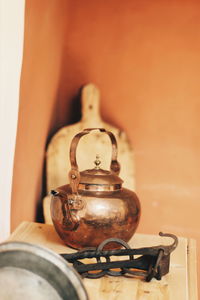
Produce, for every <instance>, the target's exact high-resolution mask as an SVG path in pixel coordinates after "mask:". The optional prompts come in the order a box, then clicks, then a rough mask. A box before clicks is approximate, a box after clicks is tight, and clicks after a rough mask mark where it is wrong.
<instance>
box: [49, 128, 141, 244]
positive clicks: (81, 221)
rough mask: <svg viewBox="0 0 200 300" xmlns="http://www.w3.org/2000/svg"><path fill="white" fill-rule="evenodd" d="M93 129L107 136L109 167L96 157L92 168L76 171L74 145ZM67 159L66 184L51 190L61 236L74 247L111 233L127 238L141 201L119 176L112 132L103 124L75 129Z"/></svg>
mask: <svg viewBox="0 0 200 300" xmlns="http://www.w3.org/2000/svg"><path fill="white" fill-rule="evenodd" d="M92 130H99V131H100V132H102V133H106V134H107V135H108V136H109V137H110V140H111V143H112V158H111V164H110V171H108V170H103V169H101V168H100V164H101V162H100V160H99V157H97V159H96V161H95V165H96V166H95V167H94V168H93V169H89V170H85V171H82V172H80V171H79V168H78V164H77V160H76V149H77V145H78V142H79V140H80V138H81V137H82V136H84V135H86V134H88V133H90V132H91V131H92ZM70 162H71V170H70V172H69V184H67V185H64V186H61V187H59V188H57V189H55V190H53V191H51V194H52V199H51V217H52V220H53V224H54V226H55V229H56V231H57V233H58V234H59V236H60V237H61V239H62V240H63V241H64V243H65V244H66V245H68V246H70V247H72V248H75V249H82V248H85V247H97V246H98V245H99V244H100V243H101V242H102V241H103V240H105V239H108V238H111V237H115V238H121V239H123V240H125V241H126V242H127V241H128V240H129V239H130V238H131V237H132V236H133V234H134V232H135V230H136V228H137V226H138V223H139V219H140V202H139V199H138V197H137V196H136V194H135V193H134V192H133V191H130V190H128V189H126V188H123V187H122V183H123V180H122V179H121V178H120V177H119V176H118V174H119V172H120V164H119V162H118V161H117V141H116V138H115V136H114V135H113V133H111V132H109V131H106V130H105V129H103V128H89V129H85V130H83V131H82V132H80V133H78V134H77V135H76V136H75V137H74V138H73V139H72V142H71V147H70ZM111 246H112V245H110V246H108V247H107V248H109V247H111Z"/></svg>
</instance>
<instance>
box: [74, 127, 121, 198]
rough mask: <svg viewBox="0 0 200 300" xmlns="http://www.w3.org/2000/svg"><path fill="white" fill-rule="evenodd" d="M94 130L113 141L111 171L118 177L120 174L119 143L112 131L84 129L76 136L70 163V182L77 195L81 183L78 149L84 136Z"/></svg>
mask: <svg viewBox="0 0 200 300" xmlns="http://www.w3.org/2000/svg"><path fill="white" fill-rule="evenodd" d="M93 130H99V131H100V132H102V133H103V132H104V133H106V134H107V135H108V136H109V137H110V140H111V143H112V158H111V163H110V170H111V172H113V173H114V174H116V175H118V174H119V172H120V164H119V162H118V161H117V141H116V138H115V136H114V134H113V133H112V132H110V131H107V130H106V129H104V128H87V129H84V130H83V131H82V132H80V133H78V134H76V135H75V136H74V138H73V139H72V142H71V146H70V162H71V171H70V172H69V182H70V185H71V188H72V192H73V193H77V190H78V184H79V182H80V173H79V169H78V164H77V160H76V149H77V146H78V143H79V140H80V138H81V137H82V136H84V135H86V134H88V133H90V132H91V131H93Z"/></svg>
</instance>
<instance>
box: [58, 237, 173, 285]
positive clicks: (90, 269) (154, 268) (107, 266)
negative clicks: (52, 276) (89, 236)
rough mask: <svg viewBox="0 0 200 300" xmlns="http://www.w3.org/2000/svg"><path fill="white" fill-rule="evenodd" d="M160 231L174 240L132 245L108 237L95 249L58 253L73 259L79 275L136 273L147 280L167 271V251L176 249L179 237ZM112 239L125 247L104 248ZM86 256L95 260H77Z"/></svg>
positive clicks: (98, 276)
mask: <svg viewBox="0 0 200 300" xmlns="http://www.w3.org/2000/svg"><path fill="white" fill-rule="evenodd" d="M159 235H160V236H164V237H171V238H172V239H173V240H174V242H173V243H172V244H171V245H168V246H164V245H159V246H155V247H145V248H138V249H131V248H130V246H129V245H128V244H127V243H126V242H124V241H123V240H121V239H117V238H111V239H107V240H105V241H103V242H102V243H101V244H100V245H99V246H98V248H97V249H91V248H90V249H83V250H82V251H78V252H76V253H72V254H61V256H62V257H64V258H65V259H66V260H67V261H68V262H70V263H73V267H74V268H75V269H76V271H77V272H78V273H79V274H81V276H82V277H87V278H100V277H102V276H105V275H111V276H121V275H128V274H129V276H131V275H132V276H138V277H141V278H142V279H144V280H146V281H150V280H151V279H152V278H156V279H157V280H160V279H161V278H162V276H163V275H165V274H167V273H168V272H169V264H170V253H171V252H172V251H174V250H175V249H176V247H177V245H178V238H177V237H176V236H175V235H173V234H169V233H165V234H164V233H162V232H160V233H159ZM113 242H114V243H118V244H120V245H122V246H124V248H125V249H117V250H103V248H104V247H105V245H107V244H108V243H113ZM134 255H139V257H137V258H134ZM111 256H129V259H128V260H117V261H111V259H110V257H111ZM101 257H104V258H105V259H106V262H102V261H101ZM88 258H96V260H97V262H96V263H90V264H84V263H83V262H80V260H82V259H88ZM116 269H117V270H116Z"/></svg>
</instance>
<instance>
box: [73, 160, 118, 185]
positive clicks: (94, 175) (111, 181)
mask: <svg viewBox="0 0 200 300" xmlns="http://www.w3.org/2000/svg"><path fill="white" fill-rule="evenodd" d="M94 163H95V165H96V166H95V167H94V168H93V169H88V170H85V171H82V172H80V183H79V189H80V188H81V189H87V190H88V189H91V188H92V187H89V186H90V185H92V186H93V188H94V185H100V186H102V189H101V190H104V188H105V190H115V189H120V188H121V185H122V183H123V180H122V179H121V178H120V177H119V176H117V175H116V174H114V172H112V171H108V170H103V169H101V168H100V164H101V161H100V160H99V156H98V155H97V156H96V160H95V162H94ZM84 186H85V187H84ZM109 187H110V188H109Z"/></svg>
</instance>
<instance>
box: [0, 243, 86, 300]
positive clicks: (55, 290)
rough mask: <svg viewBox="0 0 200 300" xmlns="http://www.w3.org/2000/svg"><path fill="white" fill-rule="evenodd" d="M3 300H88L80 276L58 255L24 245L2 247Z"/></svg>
mask: <svg viewBox="0 0 200 300" xmlns="http://www.w3.org/2000/svg"><path fill="white" fill-rule="evenodd" d="M0 299H1V300H27V299H28V300H36V299H37V300H88V296H87V292H86V290H85V288H84V286H83V283H82V280H81V278H80V276H79V275H78V273H77V272H76V271H75V270H74V268H72V267H71V266H70V265H69V264H68V263H67V262H66V261H65V260H64V259H63V258H62V257H61V256H60V255H58V254H57V253H55V252H53V251H51V250H49V249H47V248H44V247H41V246H37V245H33V244H30V243H24V242H7V243H3V244H1V245H0Z"/></svg>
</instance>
